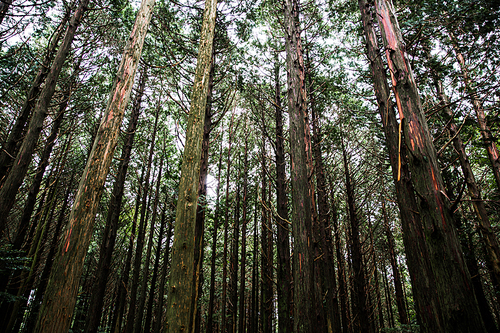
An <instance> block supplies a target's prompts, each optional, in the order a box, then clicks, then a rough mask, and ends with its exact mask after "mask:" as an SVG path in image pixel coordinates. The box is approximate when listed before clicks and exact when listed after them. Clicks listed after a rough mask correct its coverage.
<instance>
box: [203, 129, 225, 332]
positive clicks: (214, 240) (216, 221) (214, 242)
mask: <svg viewBox="0 0 500 333" xmlns="http://www.w3.org/2000/svg"><path fill="white" fill-rule="evenodd" d="M222 144H223V140H222V139H221V145H220V154H219V166H218V170H219V171H218V172H217V188H216V190H215V193H216V202H215V217H214V230H213V232H212V258H211V263H210V296H209V300H208V315H207V333H213V332H214V305H215V270H216V267H215V259H216V257H217V232H218V229H219V218H220V174H221V170H222V152H223V150H222Z"/></svg>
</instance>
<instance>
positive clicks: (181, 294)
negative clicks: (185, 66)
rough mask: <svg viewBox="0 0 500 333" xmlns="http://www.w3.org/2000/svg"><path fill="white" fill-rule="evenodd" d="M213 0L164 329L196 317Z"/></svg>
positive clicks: (190, 324) (194, 99)
mask: <svg viewBox="0 0 500 333" xmlns="http://www.w3.org/2000/svg"><path fill="white" fill-rule="evenodd" d="M216 9H217V1H216V0H207V1H206V2H205V12H204V15H203V24H202V28H201V41H200V48H199V51H198V61H197V65H196V74H195V79H194V86H193V92H192V95H191V106H190V109H189V119H188V126H187V131H186V132H187V133H186V143H185V146H184V155H183V160H182V167H181V179H180V184H179V199H178V202H177V210H176V221H175V231H174V244H173V246H172V264H171V272H170V284H169V288H170V292H169V297H168V301H167V310H166V311H167V315H166V320H167V322H166V324H165V332H166V333H170V332H186V331H187V332H192V330H193V329H194V319H195V318H196V308H197V295H198V291H197V288H198V284H197V282H198V278H197V277H198V274H199V272H197V271H196V269H195V265H194V260H195V224H196V209H197V206H198V205H197V203H198V186H199V180H200V160H201V151H202V142H203V127H204V122H205V108H206V103H207V94H208V86H209V79H210V66H211V61H212V48H213V39H214V32H215V17H216V13H217V10H216Z"/></svg>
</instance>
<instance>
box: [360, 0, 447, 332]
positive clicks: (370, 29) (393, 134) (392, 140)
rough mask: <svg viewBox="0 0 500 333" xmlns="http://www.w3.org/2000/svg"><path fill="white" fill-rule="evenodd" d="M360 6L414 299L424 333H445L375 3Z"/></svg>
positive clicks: (366, 2) (362, 2)
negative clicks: (378, 33) (379, 37)
mask: <svg viewBox="0 0 500 333" xmlns="http://www.w3.org/2000/svg"><path fill="white" fill-rule="evenodd" d="M358 4H359V8H360V11H361V17H362V21H363V29H364V32H365V38H366V48H367V55H368V59H369V61H370V68H371V72H372V78H373V86H374V88H375V96H376V98H377V103H378V109H379V113H380V117H381V118H382V125H383V128H384V134H385V141H386V146H387V149H388V152H389V159H390V163H391V168H392V175H393V179H394V183H395V187H396V196H397V199H398V200H397V201H398V206H399V211H400V217H401V226H402V229H403V242H404V245H405V252H406V258H407V262H408V270H409V273H410V278H411V283H412V286H413V289H414V290H415V292H414V294H413V296H414V299H415V309H416V312H417V320H418V322H419V324H420V327H421V329H422V331H423V332H441V331H443V328H442V315H441V304H440V300H439V298H438V295H437V290H436V282H435V277H434V273H433V272H432V267H431V263H430V259H429V251H428V249H427V244H426V242H425V238H424V236H423V234H422V230H423V229H422V222H421V219H420V215H419V214H418V210H419V208H418V207H417V203H416V200H415V193H414V189H413V185H412V183H411V179H410V172H409V169H408V163H407V157H406V147H405V146H404V145H403V146H401V125H402V124H401V123H400V124H399V126H398V123H397V120H396V113H395V110H394V105H393V103H392V102H391V101H390V99H389V95H390V89H389V85H388V83H387V78H386V69H385V67H384V65H383V63H382V58H381V55H380V53H379V46H378V42H377V36H376V33H375V30H374V20H376V17H375V13H374V11H373V6H372V4H369V3H368V1H366V0H359V1H358ZM392 78H393V77H391V79H392ZM400 117H401V116H400Z"/></svg>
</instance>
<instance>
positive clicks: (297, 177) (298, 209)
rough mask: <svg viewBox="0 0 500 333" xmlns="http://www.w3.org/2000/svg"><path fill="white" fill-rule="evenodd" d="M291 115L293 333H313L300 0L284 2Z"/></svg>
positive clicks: (309, 202) (313, 309)
mask: <svg viewBox="0 0 500 333" xmlns="http://www.w3.org/2000/svg"><path fill="white" fill-rule="evenodd" d="M284 15H285V39H286V54H287V57H286V62H287V71H288V72H287V77H288V112H289V117H290V125H289V131H290V153H291V160H292V163H291V166H292V167H291V184H292V202H293V204H292V233H293V238H294V250H293V260H294V272H293V281H294V296H293V297H294V316H293V317H294V332H314V330H315V325H316V323H315V320H314V312H315V309H316V308H318V307H317V306H316V305H317V304H316V302H315V298H314V281H313V267H314V262H313V260H314V258H313V253H312V246H311V236H312V230H311V224H312V216H311V213H312V201H311V200H312V199H311V197H310V192H309V181H308V176H309V174H310V172H309V170H308V166H307V153H306V140H305V128H306V124H305V118H306V100H307V99H306V93H305V82H304V58H303V55H302V45H301V40H300V26H299V3H298V0H286V1H285V3H284Z"/></svg>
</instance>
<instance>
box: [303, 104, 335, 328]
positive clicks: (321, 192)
mask: <svg viewBox="0 0 500 333" xmlns="http://www.w3.org/2000/svg"><path fill="white" fill-rule="evenodd" d="M311 115H312V122H313V135H312V141H313V154H314V162H315V168H314V171H315V175H316V188H317V196H318V223H317V230H316V231H315V233H316V234H317V236H316V237H319V239H320V244H319V246H320V248H321V253H320V256H319V257H318V258H319V259H316V260H317V262H318V263H319V265H318V267H319V272H320V279H321V280H320V281H321V285H322V287H321V289H322V291H323V295H322V297H323V298H324V299H325V303H324V310H325V315H326V318H325V319H326V328H327V331H328V332H329V333H333V332H340V331H341V329H342V328H341V321H340V310H339V303H338V294H337V282H336V276H335V266H334V256H333V249H334V247H333V239H332V234H331V229H330V209H329V207H328V198H327V192H326V191H327V188H326V178H325V171H324V166H323V156H322V152H321V142H322V135H321V128H320V126H319V119H318V118H319V117H318V114H317V111H316V110H315V108H314V107H311Z"/></svg>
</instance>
